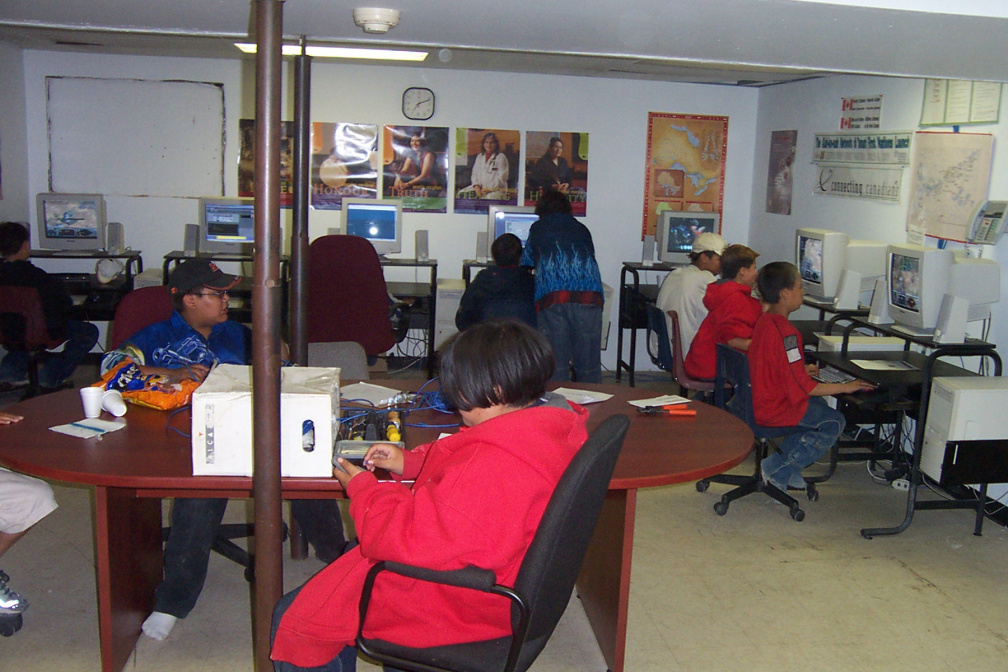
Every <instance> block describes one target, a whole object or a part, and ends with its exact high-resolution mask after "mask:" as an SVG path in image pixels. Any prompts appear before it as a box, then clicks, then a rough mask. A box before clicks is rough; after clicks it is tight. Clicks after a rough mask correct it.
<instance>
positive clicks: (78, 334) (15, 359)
mask: <svg viewBox="0 0 1008 672" xmlns="http://www.w3.org/2000/svg"><path fill="white" fill-rule="evenodd" d="M66 337H67V341H66V343H65V344H64V345H63V350H62V351H61V352H54V353H52V354H50V355H49V356H48V357H46V358H45V359H43V360H42V361H41V363H40V364H39V386H40V387H50V388H55V387H59V386H60V383H62V382H63V381H64V380H66V379H67V378H69V377H70V376H72V375H73V372H74V370H76V368H77V365H78V364H80V363H81V360H82V359H84V355H86V354H87V353H89V352H90V351H91V348H93V347H94V344H95V343H97V342H98V327H96V326H95V325H93V324H91V323H90V322H80V321H78V320H70V321H69V322H67V328H66ZM27 376H28V353H27V352H8V353H7V355H6V356H5V357H4V358H3V362H0V382H7V383H11V382H17V381H20V380H24V379H25V378H26V377H27Z"/></svg>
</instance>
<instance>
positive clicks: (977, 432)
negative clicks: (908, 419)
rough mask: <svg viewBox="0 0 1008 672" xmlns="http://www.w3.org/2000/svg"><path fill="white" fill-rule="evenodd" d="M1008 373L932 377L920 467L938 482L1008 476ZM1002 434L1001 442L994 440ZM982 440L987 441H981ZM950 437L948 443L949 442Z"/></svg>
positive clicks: (1000, 480)
mask: <svg viewBox="0 0 1008 672" xmlns="http://www.w3.org/2000/svg"><path fill="white" fill-rule="evenodd" d="M1006 417H1008V378H1004V377H1001V376H975V377H973V376H970V377H954V378H935V379H934V380H933V381H932V383H931V395H930V397H929V401H928V414H927V422H926V423H925V425H924V447H923V449H922V451H921V463H920V466H921V471H923V472H924V473H925V474H926V475H927V476H929V477H931V478H933V479H934V480H936V481H938V483H940V484H941V485H951V484H957V485H966V484H974V483H1004V482H1006V481H1008V423H1006V422H1005V418H1006ZM992 439H1001V440H1004V441H1005V447H1004V448H1002V447H1000V446H999V445H998V443H999V442H998V441H990V440H992ZM985 440H987V441H985ZM949 442H953V445H952V446H948V443H949Z"/></svg>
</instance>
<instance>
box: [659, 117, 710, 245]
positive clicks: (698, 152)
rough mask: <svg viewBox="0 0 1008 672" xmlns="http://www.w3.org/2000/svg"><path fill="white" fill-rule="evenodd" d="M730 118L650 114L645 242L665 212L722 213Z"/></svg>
mask: <svg viewBox="0 0 1008 672" xmlns="http://www.w3.org/2000/svg"><path fill="white" fill-rule="evenodd" d="M727 149H728V117H715V116H703V115H695V114H670V113H665V112H649V113H648V135H647V158H646V160H645V173H644V218H643V223H642V225H641V239H643V238H644V236H645V235H646V234H652V235H653V234H654V232H655V223H656V222H657V221H658V213H660V212H662V211H664V210H685V211H694V212H716V213H718V214H720V213H721V207H722V202H723V199H724V160H725V153H726V151H727Z"/></svg>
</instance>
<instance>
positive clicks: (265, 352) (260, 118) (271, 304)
mask: <svg viewBox="0 0 1008 672" xmlns="http://www.w3.org/2000/svg"><path fill="white" fill-rule="evenodd" d="M256 43H257V51H256V157H255V256H254V261H253V270H252V410H253V418H254V420H253V427H252V432H253V453H254V476H253V480H252V494H253V496H254V498H255V542H254V548H255V577H256V580H255V626H254V629H253V633H252V635H253V642H254V645H255V669H256V670H258V672H269V670H272V669H273V666H272V664H271V663H270V659H269V651H270V621H271V618H272V614H273V605H275V604H276V602H277V600H278V599H280V595H281V593H282V592H283V564H282V559H281V544H282V543H283V534H282V521H281V515H280V506H281V501H280V298H281V296H280V281H279V278H280V98H281V95H280V80H281V67H282V65H281V54H280V50H281V47H282V43H283V0H256Z"/></svg>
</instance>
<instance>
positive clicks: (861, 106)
mask: <svg viewBox="0 0 1008 672" xmlns="http://www.w3.org/2000/svg"><path fill="white" fill-rule="evenodd" d="M881 121H882V94H881V93H879V94H876V95H874V96H850V97H843V98H841V99H840V130H841V131H847V130H852V131H853V130H857V129H860V128H878V127H879V124H880V123H881Z"/></svg>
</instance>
